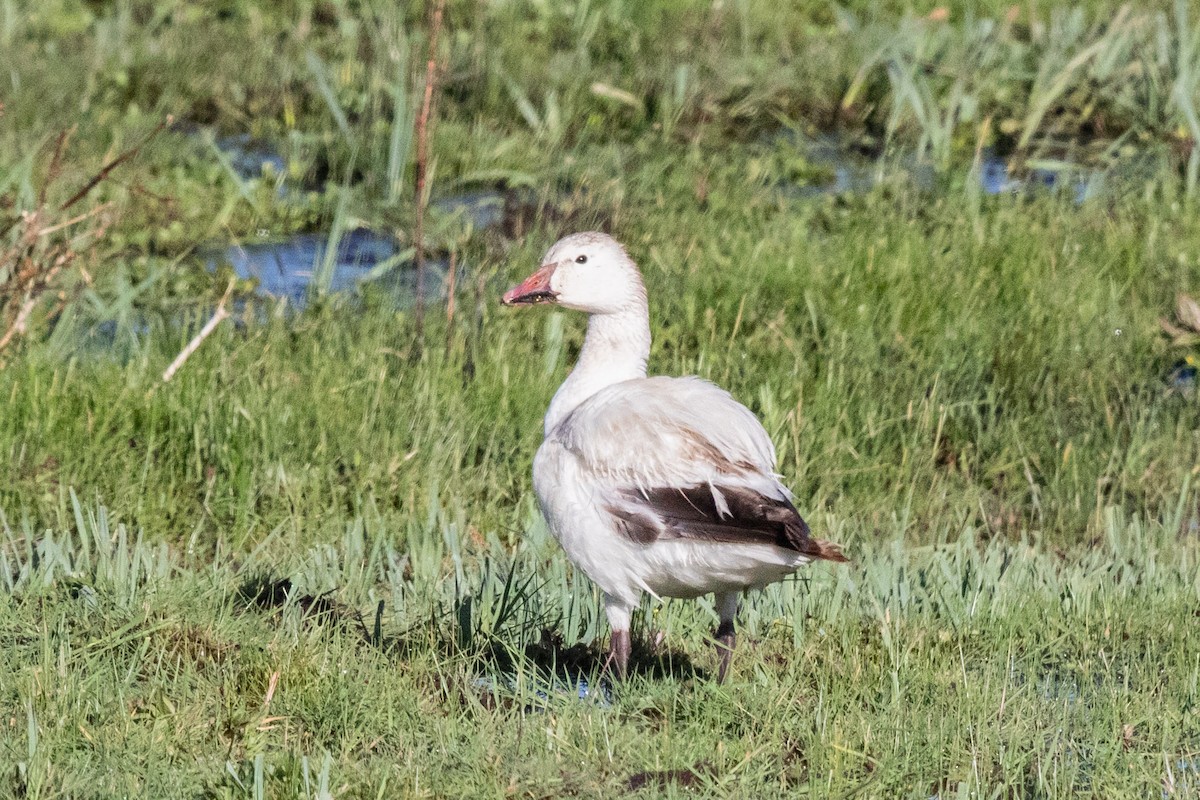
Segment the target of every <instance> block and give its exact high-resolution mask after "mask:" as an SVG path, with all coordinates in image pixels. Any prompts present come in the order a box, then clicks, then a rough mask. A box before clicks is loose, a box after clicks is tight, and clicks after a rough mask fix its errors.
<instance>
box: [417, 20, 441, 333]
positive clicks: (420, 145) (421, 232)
mask: <svg viewBox="0 0 1200 800" xmlns="http://www.w3.org/2000/svg"><path fill="white" fill-rule="evenodd" d="M445 10H446V0H434V6H433V18H432V20H431V21H430V23H429V60H428V61H427V62H426V64H425V95H424V97H423V98H422V100H421V114H420V116H418V117H417V163H416V168H415V172H414V178H415V181H414V182H415V184H416V201H417V220H416V234H415V237H414V238H415V239H416V242H415V244H416V248H417V304H416V308H415V315H416V324H417V335H418V336H419V337H421V338H422V339H423V338H424V336H425V179H426V170H427V168H428V160H429V153H428V149H429V116H430V113H431V111H432V108H433V90H434V88H435V87H436V85H437V79H438V69H437V40H438V33H439V32H440V31H441V29H442V16H443V14H444V13H445Z"/></svg>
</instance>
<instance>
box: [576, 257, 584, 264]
mask: <svg viewBox="0 0 1200 800" xmlns="http://www.w3.org/2000/svg"><path fill="white" fill-rule="evenodd" d="M575 263H576V264H586V263H587V256H576V257H575Z"/></svg>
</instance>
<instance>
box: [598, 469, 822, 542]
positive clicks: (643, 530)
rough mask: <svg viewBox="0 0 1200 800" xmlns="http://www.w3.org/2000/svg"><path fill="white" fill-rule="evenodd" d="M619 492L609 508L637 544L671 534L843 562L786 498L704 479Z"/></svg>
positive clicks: (664, 538) (677, 536)
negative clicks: (812, 532)
mask: <svg viewBox="0 0 1200 800" xmlns="http://www.w3.org/2000/svg"><path fill="white" fill-rule="evenodd" d="M718 493H719V495H720V497H721V498H722V499H723V501H724V503H723V504H722V503H720V502H719V501H718V499H717V497H718ZM617 494H618V496H619V498H620V499H619V500H618V501H617V502H614V503H610V504H608V505H607V510H608V512H609V513H610V514H612V515H613V516H614V517H615V518H616V520H617V528H618V530H620V531H621V533H622V534H624V535H625V536H626V537H628V538H629V539H632V540H633V541H635V542H638V543H639V544H650V543H652V542H655V541H658V540H669V539H691V540H694V541H705V542H719V543H726V544H740V543H744V544H771V545H775V546H776V547H782V548H785V549H788V550H795V551H796V552H798V553H803V554H804V555H806V556H809V557H810V558H821V559H826V560H828V561H846V557H845V556H844V555H842V552H841V550H840V548H838V546H837V545H835V544H832V543H830V542H825V541H822V540H820V539H814V538H812V536H811V535H810V531H809V529H808V523H806V522H805V521H804V519H803V518H802V517H801V516H800V512H798V511H797V510H796V507H795V506H794V505H792V504H791V502H790V501H788V500H786V499H777V498H772V497H767V496H766V495H763V494H761V493H760V492H756V491H754V490H753V489H747V488H745V487H741V486H709V485H707V484H702V485H698V486H688V487H682V488H680V487H671V488H658V489H645V490H642V489H623V490H620V491H619V492H618V493H617ZM722 506H724V507H722Z"/></svg>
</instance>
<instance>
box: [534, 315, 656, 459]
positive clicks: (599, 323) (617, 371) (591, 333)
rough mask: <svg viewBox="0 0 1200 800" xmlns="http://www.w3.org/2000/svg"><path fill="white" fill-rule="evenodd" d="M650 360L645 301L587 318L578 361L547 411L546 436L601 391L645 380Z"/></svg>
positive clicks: (647, 317)
mask: <svg viewBox="0 0 1200 800" xmlns="http://www.w3.org/2000/svg"><path fill="white" fill-rule="evenodd" d="M649 357H650V312H649V310H648V309H647V308H646V301H645V299H644V298H641V297H639V298H638V301H637V302H635V303H631V304H630V305H629V306H627V307H626V308H624V309H622V310H620V311H617V312H613V313H608V314H592V315H591V316H590V317H588V330H587V336H586V337H585V338H584V340H583V349H582V350H581V351H580V352H579V361H578V362H577V363H576V364H575V368H574V369H573V370H571V374H570V375H568V376H567V379H566V380H565V381H563V384H562V386H560V387H558V391H557V392H555V394H554V399H553V400H551V401H550V408H549V409H548V410H547V411H546V435H547V436H549V435H550V432H551V431H553V430H554V429H555V428H556V427H558V424H559V423H560V422H562V421H563V420H564V419H566V418H567V416H568V415H570V413H571V412H572V411H574V410H575V408H576V407H577V406H578V405H579V404H580V403H582V402H583V401H584V400H587V399H588V398H589V397H591V396H592V395H594V394H595V393H596V392H598V391H600V390H601V389H604V388H605V387H608V386H612V385H613V384H614V383H620V382H621V381H628V380H633V379H634V378H644V377H646V360H647V359H648V358H649Z"/></svg>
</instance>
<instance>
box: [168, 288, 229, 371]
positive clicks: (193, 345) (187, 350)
mask: <svg viewBox="0 0 1200 800" xmlns="http://www.w3.org/2000/svg"><path fill="white" fill-rule="evenodd" d="M231 291H233V284H232V283H231V284H229V288H228V289H226V290H225V296H224V297H222V298H221V302H219V303H217V310H216V311H214V312H213V315H212V318H211V319H209V321H208V322H206V323H204V327H203V328H201V329H200V332H199V333H197V334H196V335H195V336H193V337H192V340H191V341H190V342H188V343H187V346H186V347H184V348H183V349H182V350H180V351H179V355H177V356H175V360H174V361H172V362H171V365H170V366H169V367H167V368H166V370H164V371H163V374H162V382H163V383H166V382H167V381H169V380H171V378H173V377H174V376H175V373H176V372H178V371H179V368H180V367H182V366H183V363H184V362H185V361H187V360H188V359H189V358H190V357H191V355H192V353H194V352H196V350H197V349H198V348H199V347H200V345H201V344H203V343H204V340H205V339H207V338H208V337H209V334H211V333H212V332H213V331H215V330H216V329H217V326H218V325H220V324H221V320H223V319H225V318H226V317H228V316H229V309H227V308H226V307H225V301H226V300H228V299H229V294H230V292H231Z"/></svg>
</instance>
